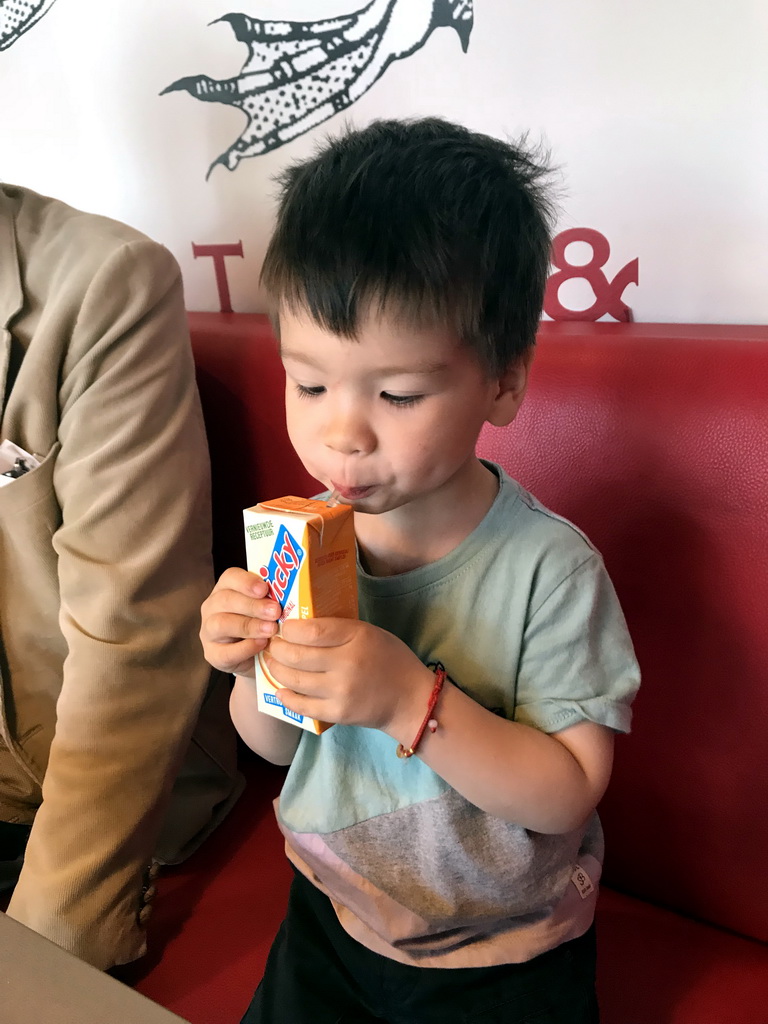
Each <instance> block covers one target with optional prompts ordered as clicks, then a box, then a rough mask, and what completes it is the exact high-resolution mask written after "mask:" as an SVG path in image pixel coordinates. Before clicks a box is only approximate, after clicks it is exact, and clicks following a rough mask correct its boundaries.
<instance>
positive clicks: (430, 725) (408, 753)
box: [397, 661, 446, 757]
mask: <svg viewBox="0 0 768 1024" xmlns="http://www.w3.org/2000/svg"><path fill="white" fill-rule="evenodd" d="M445 679H446V671H445V668H444V667H443V665H441V664H440V662H439V661H438V663H437V664H436V665H435V685H434V686H433V687H432V693H431V694H430V696H429V702H428V704H427V713H426V715H424V721H423V722H422V723H421V725H420V726H419V731H418V732H417V733H416V739H415V740H414V741H413V743H412V744H411V745H410V747H404V746H403V744H402V743H398V744H397V756H398V757H413V755H414V754H415V753H416V747H418V745H419V744H420V743H421V740H422V737H423V736H424V732H425V730H426V729H429V731H430V732H435V730H436V729H437V719H435V718H433V717H432V714H433V712H434V710H435V707H436V706H437V699H438V697H439V696H440V691H441V690H442V688H443V683H444V682H445Z"/></svg>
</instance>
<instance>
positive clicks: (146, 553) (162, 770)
mask: <svg viewBox="0 0 768 1024" xmlns="http://www.w3.org/2000/svg"><path fill="white" fill-rule="evenodd" d="M62 329H64V330H70V331H71V337H70V343H69V345H68V349H67V354H66V357H65V361H64V365H63V366H62V367H60V368H57V367H53V368H52V370H51V372H52V373H59V375H60V379H61V381H62V383H61V389H60V410H61V418H60V429H59V443H60V445H61V447H60V451H59V454H58V458H57V461H56V466H55V470H54V487H55V490H56V494H57V498H58V503H59V506H60V508H61V512H62V522H61V525H60V527H59V529H58V530H57V531H56V533H55V534H54V536H53V545H54V548H55V551H56V553H57V556H58V576H59V587H60V594H61V611H60V625H61V630H62V632H63V634H64V637H65V640H66V643H67V645H68V655H67V657H66V660H65V663H64V678H63V686H62V690H61V696H60V698H59V701H58V705H57V725H56V734H55V737H54V741H53V744H52V747H51V750H50V759H49V763H48V769H47V772H46V775H45V779H44V783H43V803H42V806H41V807H40V809H39V811H38V814H37V817H36V820H35V824H34V827H33V830H32V834H31V837H30V841H29V846H28V849H27V856H26V861H25V864H24V868H23V871H22V874H21V878H20V880H19V883H18V885H17V888H16V890H15V893H14V895H13V898H12V901H11V904H10V907H9V913H10V914H11V915H12V916H13V917H15V918H17V919H18V920H19V921H22V922H23V923H24V924H26V925H28V926H29V927H31V928H33V929H35V930H36V931H38V932H41V933H42V934H43V935H46V936H47V937H48V938H50V939H52V940H53V941H54V942H56V943H58V944H59V945H61V946H64V947H65V948H67V949H69V950H71V951H72V952H73V953H75V954H76V955H78V956H80V957H81V958H83V959H84V960H87V961H89V962H90V963H92V964H94V965H95V966H97V967H100V968H108V967H110V966H112V965H114V964H121V963H126V962H128V961H130V960H133V959H135V958H136V957H138V956H140V955H141V954H142V953H143V952H144V950H145V933H144V927H143V924H142V923H140V922H139V920H138V913H139V910H140V905H141V888H142V883H143V879H144V874H145V871H146V869H147V867H148V865H149V863H150V860H151V857H152V852H153V849H154V844H155V841H156V838H157V835H158V831H159V828H160V824H161V819H162V815H163V811H164V809H165V807H166V806H167V802H168V798H169V795H170V789H171V784H172V782H173V776H174V774H175V772H176V770H177V768H178V764H179V761H180V759H181V757H182V755H183V752H184V749H185V747H186V744H187V742H188V738H189V735H190V732H191V730H192V728H193V725H194V720H195V718H196V714H197V710H198V707H199V703H200V701H201V699H202V696H203V693H204V690H205V687H206V683H207V680H208V670H207V668H206V665H205V663H204V661H203V657H202V652H201V650H200V646H199V641H198V637H197V633H198V628H199V608H200V603H201V601H202V600H203V599H204V597H205V596H206V594H207V593H208V592H209V590H210V587H211V584H212V578H211V568H210V522H209V468H208V455H207V448H206V443H205V434H204V429H203V424H202V417H201V413H200V408H199V401H198V397H197V391H196V388H195V382H194V367H193V361H192V354H191V349H190V345H189V337H188V333H187V322H186V316H185V312H184V306H183V297H182V287H181V281H180V277H179V272H178V267H177V266H176V263H175V261H174V260H173V258H172V257H171V255H170V254H169V253H168V252H167V251H166V250H165V249H163V248H162V247H160V246H158V245H156V244H155V243H152V242H149V241H141V240H139V241H134V242H129V243H126V244H122V245H120V246H118V247H117V248H116V250H115V251H114V252H113V254H112V255H111V256H110V258H109V259H107V260H106V261H105V262H104V264H103V265H102V266H101V267H100V269H99V270H98V272H97V273H96V275H95V276H94V277H93V279H92V280H91V281H90V282H89V283H88V284H87V286H86V288H85V298H84V300H83V301H82V303H81V304H80V307H79V310H78V311H77V314H76V319H75V322H74V323H73V324H72V323H69V322H66V321H65V322H63V323H62ZM41 642H45V638H44V637H41Z"/></svg>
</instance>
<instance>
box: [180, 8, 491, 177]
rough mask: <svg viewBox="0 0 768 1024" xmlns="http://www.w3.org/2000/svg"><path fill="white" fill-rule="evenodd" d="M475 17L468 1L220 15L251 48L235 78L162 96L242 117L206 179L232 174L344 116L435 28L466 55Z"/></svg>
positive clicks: (184, 84) (201, 80)
mask: <svg viewBox="0 0 768 1024" xmlns="http://www.w3.org/2000/svg"><path fill="white" fill-rule="evenodd" d="M473 17H474V15H473V0H371V2H370V3H368V4H367V5H366V6H365V7H363V8H361V9H360V10H357V11H356V12H354V13H352V14H345V15H340V16H338V17H334V18H326V19H324V20H321V21H263V20H261V19H259V18H251V17H249V16H248V15H246V14H225V15H224V16H223V17H222V18H219V19H217V20H218V21H223V22H227V23H228V24H229V25H230V26H231V28H232V31H233V32H234V34H235V37H236V38H237V40H238V41H239V42H241V43H245V45H246V46H247V47H248V58H247V60H246V62H245V64H244V65H243V68H242V70H241V72H240V74H239V75H237V76H236V77H235V78H228V79H224V80H216V79H213V78H209V77H208V76H207V75H194V76H191V77H188V78H180V79H179V80H178V81H176V82H173V84H171V85H169V86H168V87H167V88H166V89H164V90H163V94H165V93H169V92H176V91H185V92H188V93H189V94H190V95H191V96H193V97H194V98H195V99H198V100H204V101H205V102H207V103H226V104H228V105H230V106H235V107H239V108H240V109H241V110H242V111H243V113H244V114H245V115H246V117H247V118H248V124H247V125H246V127H245V129H244V131H243V132H242V134H241V135H240V137H239V138H238V139H237V140H236V141H235V143H234V144H233V145H232V146H230V148H229V149H228V150H227V151H226V152H225V153H222V154H221V156H219V157H218V158H217V159H216V160H215V161H214V162H213V164H212V165H211V167H210V169H209V171H208V174H209V175H210V173H211V171H212V170H213V168H214V167H216V166H217V164H222V165H223V166H224V167H227V168H228V169H229V170H230V171H234V170H235V168H236V167H237V165H238V163H239V162H240V161H241V160H243V159H244V158H246V157H251V156H258V155H260V154H262V153H268V152H270V150H273V149H277V148H278V147H280V146H283V145H285V143H286V142H290V141H291V140H292V139H295V138H297V137H298V136H299V135H303V134H304V132H307V131H309V130H310V129H312V128H315V127H317V125H319V124H321V123H322V122H323V121H326V120H327V119H328V118H329V117H332V116H333V115H334V114H337V113H339V111H341V110H346V108H347V107H350V106H351V105H352V104H353V103H355V102H356V100H358V99H359V98H360V97H361V96H362V95H363V93H365V92H367V91H368V89H370V88H371V86H372V85H373V84H374V83H375V82H376V81H377V80H378V79H379V78H380V77H381V76H382V75H383V74H384V72H385V71H386V70H387V68H388V67H389V65H390V64H391V63H392V61H395V60H402V59H403V58H404V57H410V56H411V54H413V53H415V52H416V51H417V50H419V49H421V47H422V46H424V44H425V43H426V41H427V40H428V39H429V37H430V36H431V35H432V33H433V32H434V31H435V29H438V28H453V29H454V30H455V32H456V33H457V34H458V36H459V40H460V42H461V47H462V49H463V51H464V52H465V53H466V52H467V48H468V46H469V37H470V34H471V32H472V25H473Z"/></svg>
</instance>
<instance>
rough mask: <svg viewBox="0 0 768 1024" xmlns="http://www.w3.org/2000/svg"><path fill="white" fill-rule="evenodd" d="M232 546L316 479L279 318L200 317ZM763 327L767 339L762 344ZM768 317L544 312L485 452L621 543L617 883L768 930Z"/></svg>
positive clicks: (231, 555)
mask: <svg viewBox="0 0 768 1024" xmlns="http://www.w3.org/2000/svg"><path fill="white" fill-rule="evenodd" d="M190 322H191V327H192V335H193V347H194V351H195V358H196V361H197V365H198V380H199V385H200V391H201V396H202V400H203V406H204V411H205V415H206V422H207V427H208V434H209V442H210V445H211V455H212V464H213V476H214V517H215V546H216V555H217V564H218V567H219V569H223V568H225V567H226V565H229V564H243V563H242V540H241V536H242V519H241V510H242V508H244V507H246V506H247V505H251V504H253V503H254V502H255V501H258V500H260V499H266V498H272V497H277V496H279V495H282V494H289V493H298V494H311V493H312V492H313V491H314V490H316V489H317V484H316V482H314V481H313V480H312V478H311V477H309V476H308V474H307V473H306V472H305V471H304V470H303V468H302V467H301V465H300V464H299V462H298V459H297V458H296V456H295V455H294V454H293V451H292V449H291V448H290V444H289V442H288V439H287V436H286V434H285V418H284V414H283V383H284V379H283V374H282V369H281V367H280V363H279V359H278V356H277V350H276V347H275V344H274V340H273V338H272V333H271V330H270V328H269V324H268V321H267V320H266V318H264V317H259V316H247V315H242V314H234V315H232V314H231V315H228V316H227V315H219V314H200V313H196V314H191V316H190ZM759 339H762V343H761V341H760V340H759ZM767 342H768V330H764V329H757V328H732V329H728V328H707V327H675V326H667V325H639V324H621V325H617V326H614V325H610V324H544V325H542V331H541V334H540V341H539V348H538V352H537V356H536V360H535V364H534V370H533V373H532V379H531V384H530V389H529V394H528V396H527V398H526V400H525V403H524V405H523V409H522V411H521V413H520V416H519V417H518V420H517V421H516V423H515V424H513V425H512V426H511V427H509V428H507V429H504V430H495V429H493V428H487V429H486V431H485V432H484V434H483V437H482V438H481V443H480V447H479V450H480V452H481V454H484V455H486V456H488V457H490V458H493V459H495V460H496V461H498V462H500V463H501V464H502V465H504V466H505V467H506V468H507V469H508V470H509V471H510V472H511V473H512V474H513V475H514V476H516V477H517V478H518V479H520V480H521V482H522V483H523V484H524V485H525V486H527V487H530V489H531V490H532V491H533V492H534V493H535V494H536V495H537V497H539V498H540V500H542V501H543V502H544V503H545V504H547V505H549V506H550V507H552V508H553V509H555V510H556V511H557V512H560V513H562V514H563V515H566V516H568V517H569V518H571V519H573V520H574V522H576V523H577V524H578V525H579V526H580V527H582V529H584V530H585V531H586V532H587V534H588V535H589V536H590V538H591V539H592V540H593V542H594V543H595V544H596V545H597V547H598V548H599V549H600V550H601V551H602V553H603V555H604V557H605V560H606V563H607V565H608V569H609V571H610V573H611V575H612V577H613V580H614V582H615V584H616V588H617V590H618V592H619V596H620V598H621V600H622V604H623V606H624V609H625V612H626V615H627V620H628V622H629V625H630V629H631V632H632V635H633V637H634V640H635V645H636V649H637V653H638V658H639V660H640V663H641V667H642V669H643V672H644V683H643V688H642V690H641V694H640V696H639V698H638V700H637V703H636V718H635V728H634V730H633V733H632V734H631V736H629V737H622V738H620V739H619V740H618V743H617V756H616V768H615V772H614V778H613V780H612V783H611V787H610V789H609V792H608V795H607V796H606V798H605V800H604V803H603V806H602V808H601V813H602V817H603V821H604V824H605V830H606V837H607V843H608V855H607V862H606V876H605V877H606V881H608V882H609V883H610V884H613V885H615V886H616V887H617V888H621V889H624V890H625V891H628V892H632V893H635V894H636V895H639V896H642V897H645V898H647V899H649V900H651V901H653V902H657V903H663V904H666V905H668V906H671V907H674V908H677V909H679V910H681V911H683V912H685V913H689V914H691V915H694V916H696V917H700V918H703V919H705V920H709V921H712V922H714V923H717V924H720V925H723V926H725V927H728V928H732V929H734V930H736V931H739V932H742V933H744V934H746V935H750V936H753V937H755V938H758V939H761V940H762V941H768V897H767V896H766V894H768V753H767V752H766V751H768V742H766V732H768V343H767Z"/></svg>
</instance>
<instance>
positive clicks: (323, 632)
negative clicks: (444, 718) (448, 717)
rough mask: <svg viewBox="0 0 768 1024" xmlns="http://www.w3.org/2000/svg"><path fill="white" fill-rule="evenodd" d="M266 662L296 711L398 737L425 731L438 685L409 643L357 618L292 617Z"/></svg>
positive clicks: (273, 641) (274, 641)
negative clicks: (420, 729)
mask: <svg viewBox="0 0 768 1024" xmlns="http://www.w3.org/2000/svg"><path fill="white" fill-rule="evenodd" d="M265 658H266V661H267V667H268V668H269V671H270V672H271V673H272V675H273V676H274V677H275V679H276V680H277V681H278V682H279V683H281V684H282V685H283V686H285V687H287V689H286V690H285V691H281V693H280V699H281V700H282V701H283V703H284V704H285V706H286V707H287V708H289V709H290V710H291V711H295V712H296V713H297V714H301V715H308V716H309V717H310V718H319V719H321V720H322V721H324V722H335V723H341V724H343V725H363V726H367V727H368V728H372V729H381V730H383V731H384V732H387V733H389V734H390V735H398V736H399V735H400V733H401V732H405V733H407V732H408V731H409V730H410V729H411V723H412V722H414V721H415V722H416V728H418V723H419V722H420V720H421V717H423V714H424V710H425V709H426V706H427V701H428V700H429V695H430V693H431V692H432V687H433V685H434V676H433V674H432V672H431V670H430V669H428V668H426V667H425V666H424V665H423V664H422V663H421V662H420V661H419V659H418V658H417V657H416V655H415V654H414V653H413V651H411V650H410V648H409V647H407V646H406V645H405V644H404V643H403V642H402V641H401V640H399V639H398V638H397V637H396V636H393V635H392V634H391V633H387V632H386V631H385V630H383V629H379V627H378V626H372V625H370V623H367V622H358V621H357V619H304V620H298V619H290V620H288V621H287V622H284V623H283V630H282V637H275V638H274V639H273V640H272V641H271V642H270V645H269V650H268V652H267V654H266V655H265ZM414 731H415V730H414Z"/></svg>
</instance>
